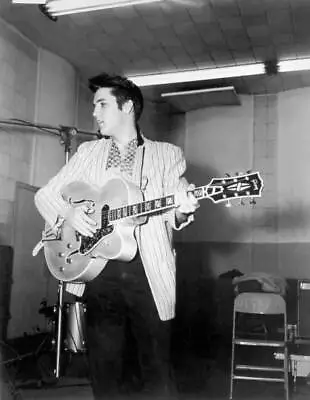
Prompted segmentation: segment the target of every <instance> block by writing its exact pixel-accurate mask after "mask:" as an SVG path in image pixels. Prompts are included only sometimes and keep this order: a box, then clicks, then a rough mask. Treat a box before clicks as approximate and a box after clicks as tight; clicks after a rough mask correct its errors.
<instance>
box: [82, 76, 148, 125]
mask: <svg viewBox="0 0 310 400" xmlns="http://www.w3.org/2000/svg"><path fill="white" fill-rule="evenodd" d="M88 87H89V88H90V90H91V91H92V92H93V93H95V92H96V91H97V90H98V89H100V88H111V93H112V94H113V96H115V98H116V102H117V105H118V107H119V109H121V108H122V106H123V105H124V104H125V103H126V101H128V100H131V101H132V103H133V108H134V115H135V122H136V123H137V122H138V121H139V118H140V116H141V114H142V111H143V95H142V93H141V90H140V88H139V87H138V86H136V85H135V84H134V83H133V82H132V81H131V80H129V79H127V78H125V77H122V76H119V75H109V74H106V73H102V74H100V75H96V76H94V77H93V78H90V79H89V80H88Z"/></svg>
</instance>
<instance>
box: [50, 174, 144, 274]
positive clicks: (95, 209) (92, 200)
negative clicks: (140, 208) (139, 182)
mask: <svg viewBox="0 0 310 400" xmlns="http://www.w3.org/2000/svg"><path fill="white" fill-rule="evenodd" d="M62 196H63V198H64V200H66V201H67V202H69V203H70V204H71V206H72V207H81V206H82V205H87V206H88V207H89V209H90V213H89V216H90V217H91V218H92V219H94V220H95V221H96V222H97V226H98V229H97V232H96V234H95V235H94V237H93V238H91V237H85V236H82V235H80V234H78V233H77V232H76V231H75V229H73V228H72V227H71V226H70V225H69V224H68V223H66V221H64V223H63V224H62V226H61V228H60V232H59V235H58V236H57V238H56V239H55V240H46V241H45V243H44V252H45V258H46V262H47V266H48V268H49V270H50V272H51V274H52V275H53V276H54V277H55V278H56V279H58V280H61V281H65V282H71V281H79V282H81V281H82V282H87V281H90V280H92V279H94V278H95V277H96V276H97V275H98V274H99V273H100V272H101V271H102V270H103V269H104V267H105V265H106V264H107V262H108V260H115V259H117V260H122V261H130V260H132V259H133V257H134V256H135V254H136V252H137V242H136V240H135V237H134V230H135V228H136V226H137V225H139V224H141V223H144V222H145V221H146V217H145V216H144V217H139V218H136V217H130V218H126V219H122V220H116V221H115V223H112V224H111V223H110V222H109V220H108V218H105V216H104V215H106V213H107V212H108V210H111V209H117V208H120V207H124V206H126V205H127V204H134V203H137V202H141V201H142V200H143V195H142V193H141V191H140V189H139V188H138V187H137V186H136V185H134V184H133V183H131V182H129V181H126V180H125V179H123V178H121V177H118V176H117V177H113V178H111V179H109V180H108V181H107V182H106V184H105V185H104V186H103V187H102V188H99V187H94V186H90V185H88V184H86V183H84V182H72V183H71V184H69V185H67V186H66V187H65V188H64V190H63V192H62ZM49 228H50V227H49V226H46V229H47V230H48V229H49Z"/></svg>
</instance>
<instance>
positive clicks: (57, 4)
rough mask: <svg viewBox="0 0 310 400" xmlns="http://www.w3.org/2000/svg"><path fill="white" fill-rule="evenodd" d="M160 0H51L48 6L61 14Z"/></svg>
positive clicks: (49, 10)
mask: <svg viewBox="0 0 310 400" xmlns="http://www.w3.org/2000/svg"><path fill="white" fill-rule="evenodd" d="M159 1H163V0H49V1H47V4H46V8H47V10H48V12H49V13H50V14H51V15H54V16H59V15H66V14H76V13H81V12H87V11H97V10H105V9H109V8H117V7H126V6H134V5H140V4H146V3H155V2H159Z"/></svg>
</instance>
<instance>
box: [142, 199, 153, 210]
mask: <svg viewBox="0 0 310 400" xmlns="http://www.w3.org/2000/svg"><path fill="white" fill-rule="evenodd" d="M144 204H145V211H146V212H147V211H151V209H152V203H151V201H146V202H145V203H144Z"/></svg>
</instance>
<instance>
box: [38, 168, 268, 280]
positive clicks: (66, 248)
mask: <svg viewBox="0 0 310 400" xmlns="http://www.w3.org/2000/svg"><path fill="white" fill-rule="evenodd" d="M262 189H263V181H262V179H261V177H260V175H259V173H258V172H255V173H250V174H244V175H238V176H233V177H225V178H213V179H212V180H211V181H210V183H209V184H208V185H206V186H200V187H196V188H195V189H194V190H192V191H191V192H192V193H193V195H194V196H195V198H196V199H197V200H201V199H210V200H211V201H213V203H220V202H225V201H226V202H227V201H230V199H243V198H254V197H260V196H261V192H262ZM62 196H63V198H64V199H65V200H66V201H67V202H68V203H69V204H71V206H72V207H80V206H81V205H83V206H85V205H86V206H87V210H88V214H89V215H90V216H91V217H92V218H93V219H94V220H95V221H96V222H97V226H98V229H97V231H96V233H95V234H94V236H93V237H88V236H83V235H81V234H80V233H78V232H77V231H76V230H74V228H72V227H71V226H70V225H69V224H68V223H66V221H65V220H62V221H61V223H60V224H59V226H58V228H57V232H56V233H54V232H55V231H54V229H53V230H52V229H51V227H50V226H49V225H48V224H46V226H45V230H44V232H43V234H42V240H41V243H43V244H44V254H45V258H46V262H47V266H48V268H49V270H50V272H51V274H52V275H53V276H54V277H55V278H56V279H58V280H60V281H64V282H73V281H78V282H87V281H90V280H92V279H94V278H95V277H96V276H97V275H98V274H99V273H100V272H101V271H102V270H103V268H104V267H105V265H106V263H107V262H108V260H110V259H117V260H122V261H130V260H132V259H133V258H134V256H135V254H136V251H137V242H136V240H135V238H134V230H135V228H136V227H137V225H139V224H142V223H145V222H146V221H147V217H148V215H151V214H154V213H158V212H160V211H164V210H168V209H171V208H173V207H175V199H174V195H168V196H165V197H161V198H157V199H152V200H146V201H144V200H143V194H142V192H141V190H140V189H139V188H138V187H137V186H136V185H134V184H133V183H131V182H129V181H127V180H125V179H123V178H121V177H119V176H115V177H112V178H110V179H109V180H108V181H107V182H106V184H105V185H104V186H103V187H101V188H99V187H93V186H90V185H88V184H86V183H84V182H72V183H70V184H69V185H67V186H65V187H64V189H63V191H62Z"/></svg>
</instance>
